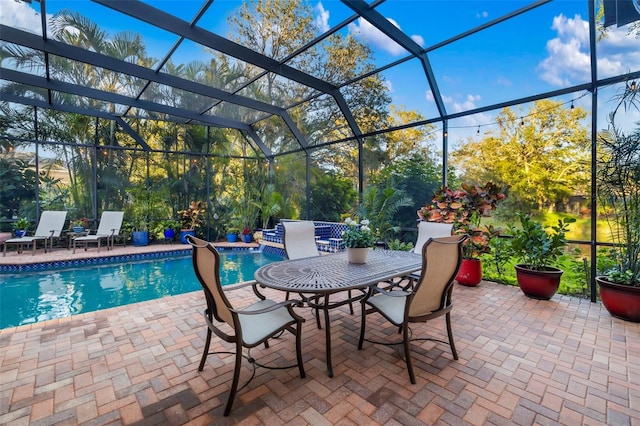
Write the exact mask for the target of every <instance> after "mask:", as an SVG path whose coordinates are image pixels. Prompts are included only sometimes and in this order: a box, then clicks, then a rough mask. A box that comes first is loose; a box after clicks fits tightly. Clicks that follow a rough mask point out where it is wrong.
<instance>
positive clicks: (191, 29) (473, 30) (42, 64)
mask: <svg viewBox="0 0 640 426" xmlns="http://www.w3.org/2000/svg"><path fill="white" fill-rule="evenodd" d="M272 3H273V4H275V3H280V6H282V5H284V6H283V7H282V8H281V9H279V10H277V11H274V10H272V9H270V8H269V6H272V5H273V4H272ZM590 4H591V3H590V1H589V0H584V1H572V2H566V1H551V0H536V1H528V2H523V1H519V0H513V1H501V2H474V1H462V0H459V1H449V2H426V1H423V2H418V1H411V2H408V1H398V0H387V1H384V0H372V1H363V0H341V1H337V0H328V1H322V2H318V1H316V2H314V1H312V2H303V1H294V0H291V1H289V2H270V1H266V0H265V1H261V2H256V1H246V2H243V1H237V0H228V1H213V0H183V1H181V2H167V1H164V0H144V1H137V0H132V1H126V2H125V1H118V0H92V1H89V0H87V1H75V2H68V1H63V0H30V1H21V2H6V3H5V4H3V11H2V12H1V15H0V16H1V21H0V24H1V25H2V26H1V27H0V42H1V47H2V52H3V55H2V68H1V69H0V88H1V93H0V94H1V95H2V100H3V101H6V102H18V103H20V102H23V103H24V104H25V105H32V106H37V107H45V108H47V107H50V108H53V109H59V110H63V111H69V112H77V113H86V114H89V115H94V116H96V117H100V118H101V119H104V118H106V119H109V118H111V119H114V120H125V121H126V120H133V119H134V118H147V119H154V120H155V119H157V120H163V119H168V120H169V121H173V122H178V123H192V124H201V125H208V126H214V127H218V128H227V129H235V130H237V132H235V131H234V132H231V133H230V134H232V135H233V136H230V137H231V139H234V140H235V141H243V140H244V142H245V143H246V142H249V143H250V145H251V146H252V147H253V148H255V149H260V150H261V153H262V155H264V156H266V157H271V156H274V155H280V154H282V153H286V152H291V151H296V150H306V149H308V148H309V147H317V146H320V145H323V144H331V143H335V142H337V141H345V140H360V141H364V139H363V138H364V137H366V136H368V135H375V134H378V133H379V132H382V131H385V130H389V129H391V130H393V129H395V128H397V127H403V126H407V125H411V124H414V123H418V124H421V125H424V124H426V123H434V124H436V128H437V129H440V130H441V131H442V132H443V134H445V133H446V128H447V123H448V121H449V120H453V122H454V123H456V125H458V126H485V125H486V124H487V123H489V122H490V121H491V120H493V118H492V117H487V116H486V115H483V113H484V112H486V111H489V110H491V109H494V110H497V109H499V108H501V107H502V106H505V105H516V104H518V103H526V102H530V101H532V100H534V99H535V98H542V97H545V96H548V97H553V96H561V95H566V94H567V93H574V94H575V96H571V97H566V99H567V102H572V101H573V100H576V99H578V98H579V97H582V96H584V92H585V90H593V89H594V87H596V82H595V81H593V80H592V79H593V78H594V76H597V75H598V74H600V75H601V76H603V77H605V78H609V77H611V78H616V79H618V81H620V79H622V78H624V77H620V76H622V75H624V74H625V73H626V74H627V75H630V76H636V75H637V73H638V71H639V70H640V50H638V49H636V53H633V43H635V46H636V47H637V38H635V37H634V33H632V32H631V33H627V34H625V32H626V31H625V29H624V28H616V29H612V30H611V31H610V36H609V37H608V38H607V37H603V38H602V39H599V40H598V44H597V45H596V46H597V48H598V49H597V50H598V55H599V56H600V58H599V59H598V62H597V65H596V69H595V70H594V69H592V67H591V63H590V60H591V58H590V55H593V54H595V52H592V47H591V46H592V45H593V42H591V41H590V39H589V37H590V33H589V22H590V19H591V17H590V10H589V6H590ZM595 7H596V9H593V10H595V11H596V12H598V11H599V9H597V8H598V7H599V5H596V6H595ZM594 15H595V14H594ZM594 18H595V19H596V20H597V19H600V18H599V17H597V16H594ZM43 22H46V23H47V24H46V27H45V28H44V29H43ZM598 22H600V21H598ZM634 28H635V27H634ZM594 50H595V49H594ZM35 93H38V95H36V96H35V97H34V95H35ZM467 114H468V117H467V119H465V120H459V118H460V117H464V116H465V115H467ZM125 125H126V124H125ZM131 132H132V134H134V133H135V131H134V130H133V129H131Z"/></svg>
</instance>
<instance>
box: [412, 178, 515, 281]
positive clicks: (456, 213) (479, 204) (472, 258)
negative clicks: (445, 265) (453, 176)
mask: <svg viewBox="0 0 640 426" xmlns="http://www.w3.org/2000/svg"><path fill="white" fill-rule="evenodd" d="M504 198H505V195H504V194H503V193H502V190H501V188H499V187H498V186H497V185H495V184H494V183H492V182H487V183H486V184H484V185H471V184H467V183H463V184H462V185H461V189H457V190H454V189H451V188H447V187H443V188H441V189H440V190H439V191H437V192H436V193H435V194H434V196H433V198H432V200H431V204H429V205H427V206H425V207H422V208H421V209H420V210H418V217H419V218H420V219H421V220H428V221H431V222H440V223H453V224H454V228H453V233H454V234H468V235H469V239H468V240H467V241H466V242H465V243H464V245H463V259H462V263H461V265H460V270H459V271H458V274H457V275H456V281H457V282H458V283H459V284H462V285H466V286H476V285H478V284H479V283H480V282H481V281H482V262H481V260H480V257H481V256H482V255H483V254H485V253H491V241H492V239H493V238H494V237H496V236H498V235H499V234H500V229H498V228H495V227H493V226H492V225H481V220H482V218H483V217H484V216H488V215H489V214H490V212H491V211H492V210H495V209H496V207H497V205H498V203H499V202H500V201H501V200H503V199H504Z"/></svg>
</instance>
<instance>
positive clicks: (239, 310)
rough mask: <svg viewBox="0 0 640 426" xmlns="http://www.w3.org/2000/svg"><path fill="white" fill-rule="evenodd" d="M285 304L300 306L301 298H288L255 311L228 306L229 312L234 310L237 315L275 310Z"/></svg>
mask: <svg viewBox="0 0 640 426" xmlns="http://www.w3.org/2000/svg"><path fill="white" fill-rule="evenodd" d="M285 306H287V307H288V306H302V300H296V299H289V300H285V301H283V302H280V303H276V304H273V305H271V306H269V307H267V308H264V309H257V310H255V311H243V310H242V309H235V308H229V310H230V311H231V312H234V313H236V314H238V315H259V314H264V313H267V312H271V311H275V310H276V309H280V308H282V307H285Z"/></svg>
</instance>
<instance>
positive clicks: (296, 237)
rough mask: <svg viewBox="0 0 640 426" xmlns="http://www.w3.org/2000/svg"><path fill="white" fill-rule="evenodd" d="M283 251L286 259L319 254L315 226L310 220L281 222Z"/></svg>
mask: <svg viewBox="0 0 640 426" xmlns="http://www.w3.org/2000/svg"><path fill="white" fill-rule="evenodd" d="M282 229H283V237H282V241H283V242H284V251H285V253H286V254H287V259H302V258H305V257H315V256H320V251H318V246H317V245H316V237H315V235H316V227H315V225H314V224H313V222H311V221H310V220H302V221H283V222H282Z"/></svg>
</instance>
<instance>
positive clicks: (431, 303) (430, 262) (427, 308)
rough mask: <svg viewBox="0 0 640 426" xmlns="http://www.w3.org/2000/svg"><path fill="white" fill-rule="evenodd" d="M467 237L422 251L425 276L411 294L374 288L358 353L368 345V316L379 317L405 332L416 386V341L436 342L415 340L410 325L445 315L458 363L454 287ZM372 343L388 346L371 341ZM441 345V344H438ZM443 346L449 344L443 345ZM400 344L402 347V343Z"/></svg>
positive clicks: (365, 307) (427, 245) (429, 244)
mask: <svg viewBox="0 0 640 426" xmlns="http://www.w3.org/2000/svg"><path fill="white" fill-rule="evenodd" d="M467 238H468V236H467V235H454V236H450V237H441V238H438V239H433V238H430V239H428V240H427V242H425V243H424V245H423V247H422V272H421V274H420V278H419V279H418V282H417V283H416V284H415V286H413V287H412V288H409V290H406V291H405V290H399V289H394V290H389V289H388V288H387V289H383V288H380V287H370V288H369V291H368V293H367V295H366V296H365V298H364V299H362V300H361V302H360V303H362V325H361V327H360V339H359V341H358V349H362V343H363V342H364V340H365V339H364V334H365V326H366V324H367V315H369V314H371V313H375V312H377V313H379V314H380V315H382V316H383V317H384V318H386V319H387V320H388V321H389V322H390V323H391V324H393V325H394V326H396V327H399V328H400V330H401V332H402V342H400V343H402V344H403V345H404V356H405V362H406V364H407V370H408V372H409V379H410V380H411V383H413V384H415V383H416V378H415V374H414V372H413V366H412V363H411V348H410V342H411V341H412V340H435V339H431V338H422V339H417V338H413V339H412V338H411V337H412V335H413V334H415V333H412V331H411V330H409V323H412V322H413V323H415V322H427V321H428V320H430V319H433V318H436V317H439V316H442V315H445V316H446V322H447V335H448V337H449V346H450V347H451V352H452V354H453V358H454V359H458V353H457V352H456V347H455V344H454V342H453V333H452V332H451V309H452V307H453V304H452V301H451V293H452V291H453V283H454V280H455V277H456V274H457V273H458V269H460V263H461V262H462V243H463V242H464V241H465V240H466V239H467ZM368 341H370V342H372V343H379V344H388V343H383V342H376V341H371V340H368ZM437 341H440V340H437ZM442 343H446V342H444V341H442ZM398 344H399V343H398Z"/></svg>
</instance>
